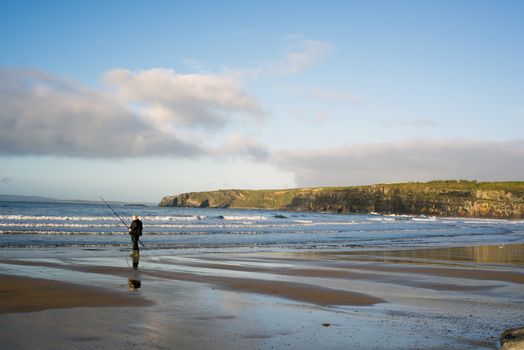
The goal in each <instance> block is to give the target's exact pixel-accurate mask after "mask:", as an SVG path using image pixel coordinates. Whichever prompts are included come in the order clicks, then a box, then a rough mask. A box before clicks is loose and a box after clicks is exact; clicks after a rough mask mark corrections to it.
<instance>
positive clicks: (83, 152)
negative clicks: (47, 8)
mask: <svg viewBox="0 0 524 350" xmlns="http://www.w3.org/2000/svg"><path fill="white" fill-rule="evenodd" d="M106 78H107V79H108V81H110V82H111V83H112V84H113V85H114V86H115V87H116V88H117V90H118V93H119V96H120V98H119V99H117V98H115V97H114V96H112V95H108V94H102V93H101V92H99V91H95V90H93V89H89V88H87V87H85V86H82V85H81V84H78V83H76V82H71V81H68V80H65V79H62V78H60V77H56V76H53V75H50V74H46V73H44V72H41V71H37V70H13V69H0V154H7V155H58V156H75V157H78V156H79V157H136V156H146V155H147V156H149V155H159V156H165V155H168V156H182V157H184V156H194V155H204V154H211V155H212V154H213V153H214V152H215V150H214V149H212V148H210V146H207V145H205V144H204V143H203V142H202V140H206V136H207V135H208V134H209V133H214V132H215V131H216V129H217V128H220V127H223V126H226V125H229V124H231V123H233V122H234V121H235V120H234V118H233V117H232V115H235V114H240V115H248V118H259V117H260V115H261V111H260V107H259V103H258V101H257V100H256V99H254V98H252V97H249V96H246V95H245V94H243V92H242V90H241V86H240V84H239V83H238V82H237V81H235V80H233V79H230V78H223V77H218V76H205V75H180V74H176V73H175V72H174V71H171V70H163V69H152V70H147V71H142V72H138V73H133V72H130V71H127V70H123V69H118V70H113V71H110V72H109V73H108V74H107V75H106ZM255 148H256V147H254V146H253V145H251V147H250V148H249V149H251V150H255ZM231 149H232V148H231ZM257 152H258V151H256V152H255V153H257ZM237 153H238V152H235V154H237Z"/></svg>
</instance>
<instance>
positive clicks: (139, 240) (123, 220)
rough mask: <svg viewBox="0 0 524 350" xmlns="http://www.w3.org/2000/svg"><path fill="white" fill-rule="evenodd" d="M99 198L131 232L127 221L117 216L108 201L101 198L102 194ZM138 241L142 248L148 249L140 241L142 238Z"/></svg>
mask: <svg viewBox="0 0 524 350" xmlns="http://www.w3.org/2000/svg"><path fill="white" fill-rule="evenodd" d="M98 197H100V199H101V200H102V202H104V203H105V205H107V207H108V208H109V209H111V211H112V212H113V213H114V214H115V215H116V217H117V218H119V219H120V221H122V223H123V224H124V225H125V227H127V229H128V230H131V228H130V227H129V226H128V225H127V224H126V222H125V221H124V220H123V219H122V218H121V217H120V215H118V214H117V212H116V211H115V210H114V209H113V207H111V206H110V205H109V203H107V202H106V200H105V199H104V198H102V196H101V195H100V194H99V195H98ZM138 241H139V242H140V244H142V247H144V248H145V247H146V246H145V245H144V243H142V241H141V240H140V238H138Z"/></svg>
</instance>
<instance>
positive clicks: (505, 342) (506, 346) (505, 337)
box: [500, 327, 524, 350]
mask: <svg viewBox="0 0 524 350" xmlns="http://www.w3.org/2000/svg"><path fill="white" fill-rule="evenodd" d="M500 344H501V345H502V346H501V348H500V350H524V327H520V328H510V329H506V330H505V331H504V332H503V333H502V335H501V336H500Z"/></svg>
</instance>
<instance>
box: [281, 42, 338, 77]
mask: <svg viewBox="0 0 524 350" xmlns="http://www.w3.org/2000/svg"><path fill="white" fill-rule="evenodd" d="M289 39H290V40H291V43H292V45H291V47H290V49H289V51H290V52H288V53H287V54H286V55H285V57H284V58H283V59H281V60H280V61H278V62H276V63H275V64H274V66H273V67H272V72H273V73H275V74H282V75H292V74H296V73H299V72H301V71H303V70H304V69H306V68H309V67H311V66H312V65H314V64H315V63H317V62H318V61H320V60H321V59H323V58H324V57H325V56H326V55H328V54H329V53H330V52H331V51H333V48H334V46H333V45H332V44H329V43H325V42H322V41H318V40H311V39H306V38H304V37H303V36H301V35H294V36H291V37H290V38H289Z"/></svg>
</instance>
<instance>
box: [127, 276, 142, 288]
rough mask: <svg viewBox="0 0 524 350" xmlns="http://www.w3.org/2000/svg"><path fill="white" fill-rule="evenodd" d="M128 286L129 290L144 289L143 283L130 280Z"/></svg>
mask: <svg viewBox="0 0 524 350" xmlns="http://www.w3.org/2000/svg"><path fill="white" fill-rule="evenodd" d="M127 285H128V286H129V290H137V289H139V288H140V287H142V281H139V280H134V279H131V278H130V279H128V280H127Z"/></svg>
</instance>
